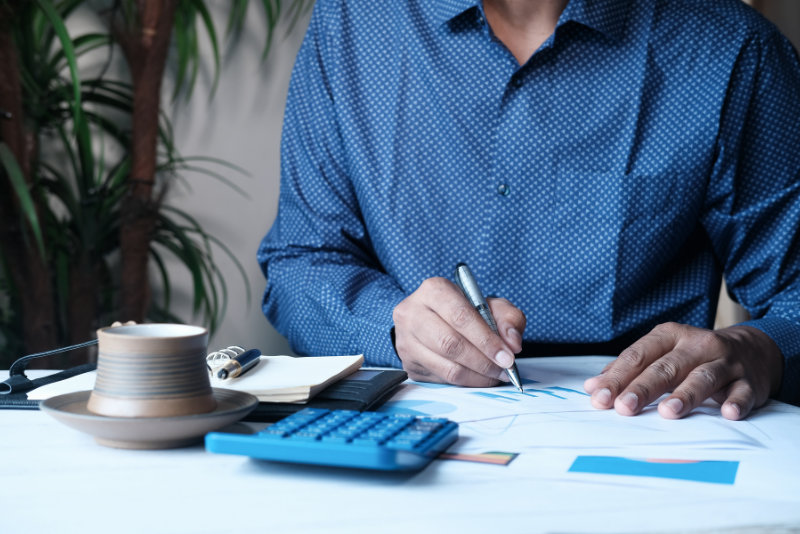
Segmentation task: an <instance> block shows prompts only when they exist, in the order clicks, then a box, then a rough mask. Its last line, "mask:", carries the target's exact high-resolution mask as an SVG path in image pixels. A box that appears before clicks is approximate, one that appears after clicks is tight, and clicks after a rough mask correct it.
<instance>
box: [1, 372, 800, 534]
mask: <svg viewBox="0 0 800 534" xmlns="http://www.w3.org/2000/svg"><path fill="white" fill-rule="evenodd" d="M605 361H607V359H605V358H600V357H586V358H584V359H580V358H558V359H555V358H553V359H540V360H536V361H527V362H524V363H523V365H524V366H525V367H526V368H527V369H528V370H529V371H530V370H531V369H533V370H534V372H538V370H547V369H554V368H558V369H562V370H563V369H565V368H570V369H572V370H573V371H574V372H575V373H578V374H582V375H585V376H591V375H593V374H594V373H596V372H598V371H599V369H600V368H601V367H602V366H603V364H604V362H605ZM5 374H6V373H3V375H5ZM35 374H36V373H35V372H31V373H30V375H33V376H35ZM523 374H525V371H523ZM4 378H5V376H2V377H0V380H2V379H4ZM586 403H587V405H588V399H587V400H586ZM589 415H591V414H589ZM609 415H611V414H607V415H605V416H604V417H607V416H609ZM708 417H710V416H708ZM626 421H629V420H628V419H626V418H622V417H620V418H619V424H621V425H625V424H627V423H626ZM752 422H753V423H748V422H744V423H738V424H739V425H740V426H739V427H738V428H740V429H742V431H743V432H745V433H749V434H750V435H756V434H759V433H761V434H764V429H768V431H767V434H769V436H767V435H760V434H759V435H760V440H761V441H760V442H761V443H762V444H763V446H761V447H760V448H757V449H749V450H727V451H726V450H713V451H709V450H706V451H697V450H687V449H684V448H681V447H680V446H675V445H672V446H670V447H668V448H666V450H664V449H662V450H655V449H654V450H652V451H646V452H647V454H646V455H645V456H644V457H656V458H692V457H693V455H701V456H703V458H697V459H709V458H716V459H721V460H727V459H738V460H739V461H740V467H739V474H738V475H737V480H736V483H735V484H733V485H719V484H706V483H698V482H686V481H674V480H663V481H660V480H659V481H657V483H654V482H653V479H644V478H638V477H625V476H611V475H586V474H577V473H567V469H568V468H569V466H570V465H571V463H572V461H573V460H574V459H575V457H576V455H578V454H601V455H602V454H606V455H612V456H613V455H615V454H614V451H612V450H608V449H602V450H601V449H580V447H581V446H582V445H581V444H580V443H577V442H576V443H575V444H574V445H575V447H578V448H577V449H571V448H563V447H562V448H557V449H553V448H547V447H539V448H535V449H531V450H528V451H524V452H523V454H521V455H520V456H519V457H518V458H517V459H516V460H514V461H513V462H512V463H511V464H510V465H509V466H507V467H501V466H495V465H481V464H471V463H466V462H457V461H443V460H437V461H434V462H433V463H432V464H431V465H430V466H429V467H428V468H426V469H425V470H423V471H422V472H420V473H416V474H393V473H375V472H361V471H356V470H342V469H334V468H320V467H311V466H298V465H288V464H277V463H268V462H261V461H254V460H250V459H248V458H243V457H236V456H222V455H212V454H208V453H206V452H205V451H204V449H203V448H202V447H200V446H197V447H193V448H188V449H179V450H167V451H126V450H116V449H110V448H106V447H102V446H99V445H97V444H95V442H94V441H93V440H92V438H91V437H89V436H86V435H83V434H80V433H78V432H77V431H74V430H72V429H70V428H67V427H64V426H61V425H59V424H58V423H56V422H55V420H53V419H51V418H49V417H48V416H47V415H45V414H44V413H41V412H37V411H23V410H0V532H2V533H4V534H6V533H7V534H23V533H56V532H58V533H69V532H75V533H81V534H89V533H95V532H96V533H119V534H123V533H137V534H139V533H158V532H165V533H167V532H168V533H172V534H179V533H190V534H200V533H222V532H236V533H239V534H245V533H250V532H253V533H255V532H259V533H260V532H269V533H270V534H275V533H282V532H287V533H288V532H291V533H303V532H325V533H340V532H341V533H347V534H352V533H358V532H370V533H373V532H374V533H382V532H392V533H394V532H398V533H400V532H402V533H408V532H412V533H414V534H419V533H423V532H436V533H444V532H479V533H484V532H509V533H511V532H513V533H519V532H525V533H533V532H678V531H680V532H685V531H717V530H724V529H733V528H734V527H752V526H758V525H769V526H773V527H774V526H778V525H783V526H789V527H794V529H798V530H800V454H798V453H800V444H798V443H797V442H792V436H797V435H798V429H800V409H798V408H794V407H789V406H787V405H783V404H780V403H773V404H771V405H770V407H768V408H767V409H765V410H762V411H760V412H759V413H758V414H756V415H755V416H754V417H753V418H752ZM761 422H764V424H762V423H761ZM776 422H777V424H776ZM732 424H733V423H732ZM764 425H766V426H764ZM530 428H531V429H536V428H537V427H536V425H531V426H530ZM781 429H783V430H781ZM532 431H535V430H532ZM651 453H652V455H651ZM656 454H657V455H658V456H656ZM666 454H668V455H669V456H665V455H666ZM617 455H619V454H617ZM775 465H778V466H779V468H777V469H776V468H775ZM794 529H791V530H783V529H776V528H772V529H762V528H759V529H755V530H751V529H745V530H735V531H732V532H737V533H741V532H764V531H768V532H797V531H798V530H794Z"/></svg>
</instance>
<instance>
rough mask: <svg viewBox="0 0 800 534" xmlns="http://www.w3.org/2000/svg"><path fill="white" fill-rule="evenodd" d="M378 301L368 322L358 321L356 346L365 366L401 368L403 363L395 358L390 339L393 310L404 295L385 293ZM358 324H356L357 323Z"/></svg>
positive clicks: (400, 293)
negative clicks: (362, 356)
mask: <svg viewBox="0 0 800 534" xmlns="http://www.w3.org/2000/svg"><path fill="white" fill-rule="evenodd" d="M382 297H383V298H380V299H378V300H377V301H376V302H375V305H374V307H373V309H372V313H369V314H368V317H369V320H368V321H360V324H359V326H360V328H359V332H357V333H356V338H357V339H358V346H359V347H362V348H363V351H364V360H365V363H366V365H370V366H374V367H397V368H402V367H403V363H402V362H401V361H400V358H398V356H397V352H395V349H394V342H393V341H394V340H393V339H392V338H393V336H392V333H393V332H392V330H393V329H394V319H393V317H392V315H393V312H394V308H395V306H397V305H398V304H400V303H401V302H402V301H403V299H405V298H406V295H405V294H404V293H402V292H397V293H396V294H390V293H389V292H386V293H385V294H384V295H382ZM357 324H358V323H357Z"/></svg>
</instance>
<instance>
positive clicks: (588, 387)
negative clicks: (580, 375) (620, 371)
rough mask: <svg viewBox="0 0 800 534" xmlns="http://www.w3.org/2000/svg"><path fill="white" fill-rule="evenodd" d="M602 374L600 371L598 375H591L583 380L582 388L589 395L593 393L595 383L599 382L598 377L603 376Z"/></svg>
mask: <svg viewBox="0 0 800 534" xmlns="http://www.w3.org/2000/svg"><path fill="white" fill-rule="evenodd" d="M604 374H605V373H600V374H599V375H597V376H593V377H592V378H587V379H586V380H585V381H584V382H583V390H584V391H585V392H586V393H588V394H590V395H591V394H592V393H594V391H595V390H596V389H597V385H598V384H599V383H600V379H601V378H603V375H604Z"/></svg>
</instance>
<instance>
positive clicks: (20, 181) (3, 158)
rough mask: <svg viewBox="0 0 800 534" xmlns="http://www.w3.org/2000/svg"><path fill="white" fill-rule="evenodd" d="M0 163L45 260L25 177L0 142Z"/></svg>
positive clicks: (37, 220)
mask: <svg viewBox="0 0 800 534" xmlns="http://www.w3.org/2000/svg"><path fill="white" fill-rule="evenodd" d="M0 163H2V164H3V167H4V168H5V170H6V173H7V174H8V177H9V179H10V180H11V186H12V187H13V188H14V192H15V193H16V194H17V198H18V199H19V204H20V207H21V208H22V214H23V215H24V217H25V219H26V220H27V221H28V224H29V225H30V227H31V231H32V232H33V237H34V239H36V245H37V246H38V248H39V254H40V255H41V257H42V260H45V259H46V254H45V252H44V239H43V238H42V229H41V226H40V225H39V215H38V214H37V213H36V206H35V205H34V203H33V197H32V196H31V193H30V191H28V184H27V183H25V176H24V175H23V174H22V169H20V167H19V164H17V159H16V158H15V157H14V154H13V153H12V152H11V149H10V148H8V145H7V144H5V143H3V142H0Z"/></svg>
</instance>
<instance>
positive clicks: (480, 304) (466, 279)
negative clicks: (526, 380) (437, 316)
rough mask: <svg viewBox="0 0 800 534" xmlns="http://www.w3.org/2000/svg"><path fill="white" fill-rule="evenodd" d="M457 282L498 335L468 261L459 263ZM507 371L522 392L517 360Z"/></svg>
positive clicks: (495, 324) (456, 275)
mask: <svg viewBox="0 0 800 534" xmlns="http://www.w3.org/2000/svg"><path fill="white" fill-rule="evenodd" d="M455 279H456V284H458V287H459V288H460V289H461V292H462V293H464V296H465V297H467V300H468V301H469V302H470V304H472V305H473V306H475V309H476V310H478V313H480V314H481V317H483V320H484V321H486V324H488V325H489V327H490V328H491V329H492V330H494V333H495V334H497V335H498V336H499V335H500V332H498V331H497V323H496V322H495V320H494V317H492V312H491V310H490V309H489V304H487V303H486V299H485V298H484V296H483V293H482V292H481V288H480V287H479V286H478V281H477V280H475V276H474V275H473V274H472V271H471V270H470V269H469V267H468V266H467V264H466V263H459V264H458V265H456V274H455ZM506 373H507V374H508V378H510V379H511V382H512V383H513V384H514V385H515V386H517V389H519V391H520V393H522V380H520V378H519V371H518V370H517V362H514V363H513V364H511V367H509V368H508V369H506Z"/></svg>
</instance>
